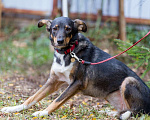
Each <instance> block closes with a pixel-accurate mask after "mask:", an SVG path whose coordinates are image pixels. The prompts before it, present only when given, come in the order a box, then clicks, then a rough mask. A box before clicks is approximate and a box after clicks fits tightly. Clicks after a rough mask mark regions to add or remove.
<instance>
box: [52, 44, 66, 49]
mask: <svg viewBox="0 0 150 120" xmlns="http://www.w3.org/2000/svg"><path fill="white" fill-rule="evenodd" d="M52 45H53V46H54V48H58V49H62V48H66V47H68V46H69V43H68V44H67V43H62V44H58V43H54V42H52Z"/></svg>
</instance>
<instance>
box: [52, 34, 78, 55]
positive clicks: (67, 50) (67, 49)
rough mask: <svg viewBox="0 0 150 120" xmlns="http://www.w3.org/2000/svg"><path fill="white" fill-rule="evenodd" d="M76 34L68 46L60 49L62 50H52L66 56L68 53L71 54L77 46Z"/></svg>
mask: <svg viewBox="0 0 150 120" xmlns="http://www.w3.org/2000/svg"><path fill="white" fill-rule="evenodd" d="M78 40H79V38H78V33H77V34H75V35H74V37H73V38H72V39H71V40H70V43H69V46H67V47H65V48H62V49H58V48H54V49H55V50H56V51H57V52H58V53H60V54H68V53H70V52H72V51H73V50H74V49H75V47H77V46H78Z"/></svg>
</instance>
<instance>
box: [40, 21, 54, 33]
mask: <svg viewBox="0 0 150 120" xmlns="http://www.w3.org/2000/svg"><path fill="white" fill-rule="evenodd" d="M51 23H52V20H50V19H42V20H39V22H38V27H39V28H40V27H42V26H43V25H46V29H47V31H50V27H51Z"/></svg>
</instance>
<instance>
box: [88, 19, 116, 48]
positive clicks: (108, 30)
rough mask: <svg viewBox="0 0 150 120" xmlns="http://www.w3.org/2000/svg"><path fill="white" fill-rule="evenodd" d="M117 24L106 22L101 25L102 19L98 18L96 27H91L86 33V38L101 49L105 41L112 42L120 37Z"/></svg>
mask: <svg viewBox="0 0 150 120" xmlns="http://www.w3.org/2000/svg"><path fill="white" fill-rule="evenodd" d="M117 29H118V28H117V24H116V23H115V22H110V23H109V22H108V21H107V22H105V23H102V25H101V19H100V18H98V19H97V21H96V23H95V24H94V27H90V28H89V29H88V31H87V32H86V33H85V36H87V37H88V38H90V40H91V41H93V43H94V44H95V45H96V46H98V47H101V46H103V45H102V44H101V42H103V41H104V40H105V41H106V40H109V42H111V41H112V40H113V39H115V38H116V37H117V36H118V30H117Z"/></svg>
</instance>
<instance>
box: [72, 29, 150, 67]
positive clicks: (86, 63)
mask: <svg viewBox="0 0 150 120" xmlns="http://www.w3.org/2000/svg"><path fill="white" fill-rule="evenodd" d="M149 34H150V31H149V32H148V33H147V34H146V35H145V36H144V37H142V38H141V39H140V40H138V41H137V42H136V43H134V44H133V45H132V46H130V47H129V48H128V49H126V50H125V51H123V52H121V53H119V54H117V55H115V56H113V57H110V58H108V59H105V60H103V61H100V62H97V63H92V62H89V61H85V60H82V59H80V58H78V57H77V56H76V54H75V53H74V52H73V51H72V52H70V55H71V57H72V58H75V59H76V60H77V61H78V62H80V63H82V64H85V65H97V64H101V63H104V62H107V61H109V60H111V59H114V58H116V57H118V56H119V55H122V54H123V53H125V52H127V51H128V50H130V49H131V48H132V47H134V46H135V45H136V44H138V43H139V42H141V41H142V40H143V39H144V38H145V37H147V36H148V35H149Z"/></svg>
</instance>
